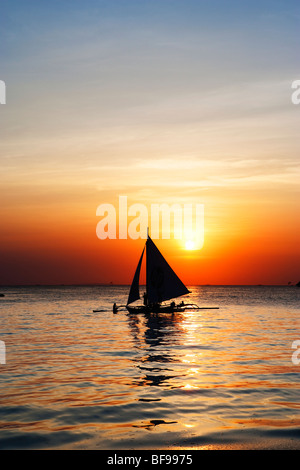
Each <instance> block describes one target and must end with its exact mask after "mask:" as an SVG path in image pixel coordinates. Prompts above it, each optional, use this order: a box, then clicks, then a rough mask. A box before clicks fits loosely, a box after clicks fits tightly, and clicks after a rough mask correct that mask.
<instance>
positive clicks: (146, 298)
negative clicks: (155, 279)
mask: <svg viewBox="0 0 300 470" xmlns="http://www.w3.org/2000/svg"><path fill="white" fill-rule="evenodd" d="M148 240H149V227H147V240H146V299H147V305H148V279H147V263H148V254H147V244H148Z"/></svg>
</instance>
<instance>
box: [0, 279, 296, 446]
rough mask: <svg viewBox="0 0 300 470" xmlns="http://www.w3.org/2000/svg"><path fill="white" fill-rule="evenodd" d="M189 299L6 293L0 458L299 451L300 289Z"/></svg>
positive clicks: (36, 289) (234, 290)
mask: <svg viewBox="0 0 300 470" xmlns="http://www.w3.org/2000/svg"><path fill="white" fill-rule="evenodd" d="M189 289H190V290H191V294H189V295H188V296H186V297H185V298H184V300H185V301H187V302H192V303H195V304H197V305H198V306H199V307H201V309H198V310H189V309H187V310H186V311H185V312H182V313H175V314H173V315H171V314H150V315H144V314H139V315H132V314H131V315H130V314H128V313H127V312H126V310H124V309H120V310H119V312H118V313H117V314H114V313H113V311H112V305H113V303H114V302H116V303H117V304H125V303H126V300H127V296H128V290H129V287H128V286H114V285H108V286H100V285H98V286H25V287H22V286H15V287H1V288H0V293H2V294H4V297H1V298H0V349H1V356H0V358H1V364H0V449H77V450H85V449H86V450H91V449H95V450H97V449H99V450H100V449H106V450H116V449H125V450H126V449H127V450H130V449H133V450H134V449H168V450H174V449H195V450H200V449H203V450H214V449H300V328H299V326H300V322H299V318H300V317H299V316H300V288H298V287H295V286H282V287H281V286H272V287H271V286H194V287H193V286H190V287H189ZM205 307H218V308H216V309H206V308H205ZM93 310H98V311H97V312H93ZM298 353H299V354H298Z"/></svg>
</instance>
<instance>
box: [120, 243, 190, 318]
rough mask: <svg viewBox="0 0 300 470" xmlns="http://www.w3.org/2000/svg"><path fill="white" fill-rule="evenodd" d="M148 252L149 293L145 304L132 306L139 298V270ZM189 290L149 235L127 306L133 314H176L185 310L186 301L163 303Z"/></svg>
mask: <svg viewBox="0 0 300 470" xmlns="http://www.w3.org/2000/svg"><path fill="white" fill-rule="evenodd" d="M145 251H146V292H145V293H144V295H143V298H144V303H143V305H135V306H133V305H131V304H132V303H133V302H135V301H136V300H138V299H140V289H139V280H140V271H141V266H142V261H143V256H144V253H145ZM189 293H190V291H189V290H188V289H187V287H186V286H185V285H184V284H183V282H182V281H181V280H180V279H179V277H178V276H177V274H175V272H174V271H173V269H172V268H171V266H170V265H169V264H168V263H167V261H166V260H165V258H164V257H163V255H162V254H161V252H160V251H159V249H158V248H157V246H156V245H155V244H154V243H153V241H152V240H151V238H150V237H149V235H148V238H147V241H146V245H145V247H144V249H143V252H142V254H141V257H140V260H139V262H138V265H137V268H136V271H135V274H134V277H133V281H132V284H131V287H130V291H129V295H128V300H127V304H126V308H127V310H128V312H130V313H148V312H149V313H150V312H155V313H156V312H163V313H173V312H182V311H184V310H185V304H184V302H181V303H180V304H177V305H176V304H175V302H174V301H172V302H171V303H169V304H163V302H165V301H167V300H171V299H175V298H177V297H180V296H182V295H186V294H189Z"/></svg>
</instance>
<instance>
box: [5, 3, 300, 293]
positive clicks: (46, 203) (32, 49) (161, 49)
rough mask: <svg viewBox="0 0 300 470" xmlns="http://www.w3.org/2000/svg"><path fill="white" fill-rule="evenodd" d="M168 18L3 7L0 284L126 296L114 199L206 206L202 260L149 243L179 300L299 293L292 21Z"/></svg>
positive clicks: (134, 256) (200, 12)
mask: <svg viewBox="0 0 300 470" xmlns="http://www.w3.org/2000/svg"><path fill="white" fill-rule="evenodd" d="M167 3H168V2H166V4H167ZM114 4H115V2H114ZM166 4H165V2H157V3H156V4H154V3H153V4H152V2H151V4H150V3H149V5H148V6H145V5H142V4H140V3H139V4H138V3H135V2H126V4H125V3H124V4H123V6H122V11H121V10H120V12H119V11H118V9H117V8H112V7H110V6H109V5H107V8H105V9H102V6H101V5H102V3H101V2H100V3H99V2H96V3H95V5H94V6H93V9H89V7H88V6H86V7H85V8H86V9H85V10H84V12H82V11H80V12H79V11H77V9H78V8H79V6H77V7H75V6H74V5H73V6H72V8H71V6H70V5H71V4H68V3H66V2H61V5H62V6H61V12H60V15H59V17H58V15H57V14H56V11H54V9H53V11H52V8H51V6H50V4H49V5H48V7H47V15H46V14H45V11H44V9H43V8H46V7H42V6H40V7H37V5H36V4H35V5H33V6H31V2H28V4H26V7H25V5H23V4H21V3H20V5H19V9H18V12H16V11H14V8H13V6H10V4H9V3H8V4H7V6H6V7H5V19H6V21H5V25H6V26H5V25H3V31H4V39H3V41H4V42H5V45H6V47H5V54H4V57H3V61H2V66H3V72H2V73H3V76H1V77H0V79H3V80H5V82H6V89H7V99H6V104H5V105H1V106H0V124H1V128H0V129H1V140H0V161H1V172H0V196H1V207H0V220H1V230H0V259H1V269H0V284H2V285H4V284H57V283H58V284H80V283H109V282H114V283H116V284H117V283H130V282H131V279H132V276H133V273H134V270H135V267H136V264H137V262H138V259H139V256H140V253H141V251H142V247H143V241H141V240H137V241H133V240H130V239H128V240H99V239H98V238H97V236H96V226H97V223H98V222H99V217H96V209H97V207H98V206H99V205H100V204H103V203H111V204H113V205H115V206H116V208H117V207H118V198H119V196H120V195H126V196H127V197H128V205H132V204H135V203H140V204H144V205H145V206H146V207H147V208H150V206H151V204H153V203H159V204H162V203H166V204H169V205H171V204H174V203H177V204H185V203H191V204H194V205H195V204H204V212H205V220H204V222H205V223H204V229H205V239H204V246H203V248H202V249H201V250H191V251H188V250H186V249H185V246H184V242H182V243H179V242H178V241H176V240H172V239H171V240H170V241H166V240H157V241H156V243H157V246H158V247H159V248H160V249H161V251H162V252H163V254H164V255H165V256H166V258H167V260H168V262H169V263H170V265H171V266H172V267H173V268H174V269H175V271H176V272H177V273H178V275H179V276H180V278H182V280H183V281H184V282H185V283H186V284H190V285H192V284H198V283H199V284H287V283H288V282H290V281H291V282H298V281H299V280H300V271H299V265H300V263H299V262H300V249H299V228H300V218H299V181H300V166H299V147H300V137H299V112H300V106H296V105H293V104H292V102H291V94H292V88H291V84H292V82H293V81H294V80H296V79H299V78H300V77H299V73H298V72H299V67H297V64H296V60H295V56H294V54H293V53H292V52H293V50H295V49H294V45H295V44H297V45H298V28H297V27H296V23H293V21H292V19H293V18H294V16H295V15H294V12H293V8H291V10H288V9H287V10H284V8H283V6H282V7H280V9H279V10H278V11H277V9H275V10H274V11H273V16H272V25H273V26H272V27H268V28H266V27H265V26H266V24H268V25H269V24H270V17H269V10H268V9H266V10H265V9H264V7H263V6H262V5H261V3H259V4H258V3H257V5H256V3H255V2H252V3H251V5H250V4H249V5H248V6H247V7H246V6H245V5H244V6H242V5H241V6H240V7H239V8H237V7H236V6H235V5H233V4H232V5H231V2H226V8H225V6H224V8H221V7H220V8H218V9H217V10H216V9H214V8H212V7H210V6H209V4H207V5H206V6H204V3H201V2H194V1H191V2H190V9H187V8H186V7H185V4H182V5H181V4H180V3H177V4H176V5H177V6H176V8H173V9H172V11H170V10H169V9H168V8H167V6H166ZM22 5H23V6H22ZM224 5H225V4H224ZM295 5H296V3H295ZM274 8H275V7H274ZM282 9H283V10H284V11H283V10H282ZM79 13H80V14H79ZM254 32H255V33H254Z"/></svg>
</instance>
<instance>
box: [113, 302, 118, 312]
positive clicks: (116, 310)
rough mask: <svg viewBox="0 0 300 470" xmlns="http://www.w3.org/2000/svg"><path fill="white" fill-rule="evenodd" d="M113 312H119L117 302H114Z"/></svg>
mask: <svg viewBox="0 0 300 470" xmlns="http://www.w3.org/2000/svg"><path fill="white" fill-rule="evenodd" d="M113 312H114V313H118V307H117V304H116V302H115V303H114V304H113Z"/></svg>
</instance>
